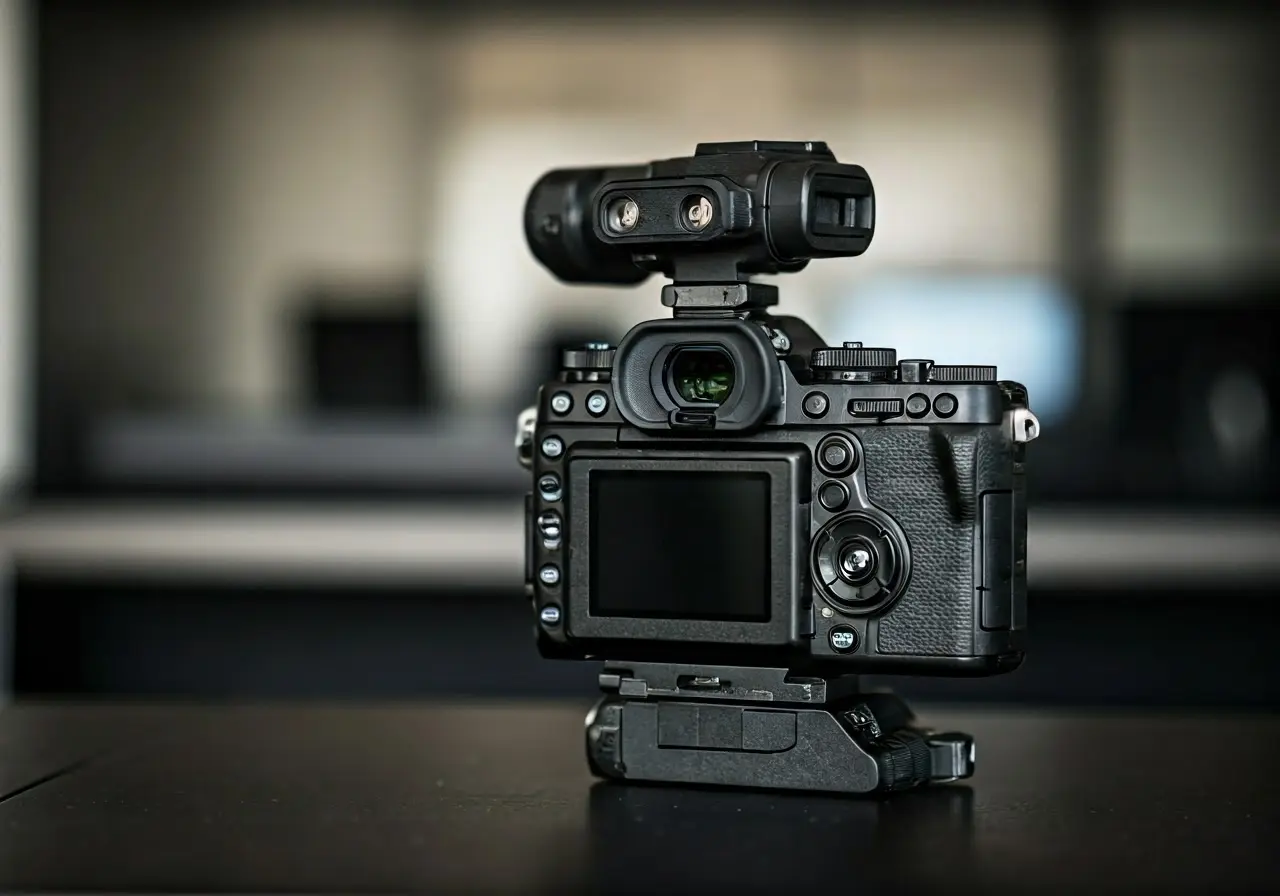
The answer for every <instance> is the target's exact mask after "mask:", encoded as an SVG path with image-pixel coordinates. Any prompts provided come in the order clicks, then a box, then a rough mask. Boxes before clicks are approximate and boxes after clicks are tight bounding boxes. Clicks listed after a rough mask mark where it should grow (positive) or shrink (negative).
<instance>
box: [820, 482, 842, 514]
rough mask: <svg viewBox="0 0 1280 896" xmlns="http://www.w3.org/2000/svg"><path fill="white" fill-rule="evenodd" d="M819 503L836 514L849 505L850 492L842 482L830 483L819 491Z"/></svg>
mask: <svg viewBox="0 0 1280 896" xmlns="http://www.w3.org/2000/svg"><path fill="white" fill-rule="evenodd" d="M818 503H819V504H821V505H822V506H823V508H825V509H826V510H829V511H831V512H832V513H835V512H836V511H838V510H844V508H845V506H846V505H847V504H848V503H849V490H848V489H847V488H845V487H844V484H843V483H840V482H828V483H826V484H824V485H823V486H822V488H820V489H818Z"/></svg>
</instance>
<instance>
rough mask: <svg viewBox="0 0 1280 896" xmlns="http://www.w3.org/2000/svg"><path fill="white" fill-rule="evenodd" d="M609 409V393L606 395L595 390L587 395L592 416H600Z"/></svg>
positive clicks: (588, 410) (588, 409)
mask: <svg viewBox="0 0 1280 896" xmlns="http://www.w3.org/2000/svg"><path fill="white" fill-rule="evenodd" d="M607 410H609V396H608V395H605V394H604V393H603V392H600V391H595V392H592V393H591V394H590V395H588V396H587V413H588V414H590V415H591V416H592V417H599V416H600V415H601V414H603V413H604V412H605V411H607Z"/></svg>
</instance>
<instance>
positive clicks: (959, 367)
mask: <svg viewBox="0 0 1280 896" xmlns="http://www.w3.org/2000/svg"><path fill="white" fill-rule="evenodd" d="M929 382H931V383H948V384H954V385H962V384H975V385H976V384H980V383H994V382H996V369H995V368H994V367H991V366H988V365H985V364H935V365H933V369H932V370H930V371H929Z"/></svg>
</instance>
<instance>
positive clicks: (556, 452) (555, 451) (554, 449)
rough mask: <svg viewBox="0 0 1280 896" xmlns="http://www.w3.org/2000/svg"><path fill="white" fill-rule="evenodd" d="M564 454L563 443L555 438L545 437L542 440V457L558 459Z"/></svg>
mask: <svg viewBox="0 0 1280 896" xmlns="http://www.w3.org/2000/svg"><path fill="white" fill-rule="evenodd" d="M562 454H564V442H562V441H560V440H559V439H557V438H556V437H555V436H547V437H546V438H545V439H543V440H542V455H543V456H544V457H559V456H560V455H562Z"/></svg>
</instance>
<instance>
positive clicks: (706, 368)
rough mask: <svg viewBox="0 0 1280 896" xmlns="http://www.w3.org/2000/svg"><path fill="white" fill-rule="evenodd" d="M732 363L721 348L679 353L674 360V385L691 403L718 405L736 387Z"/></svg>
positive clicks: (672, 366) (672, 378) (672, 364)
mask: <svg viewBox="0 0 1280 896" xmlns="http://www.w3.org/2000/svg"><path fill="white" fill-rule="evenodd" d="M734 373H735V371H734V368H733V359H731V358H730V357H729V355H728V354H726V353H725V352H724V351H723V350H722V349H718V348H682V349H677V350H676V352H675V355H674V357H672V359H671V382H672V385H673V386H674V387H675V391H676V394H678V395H679V396H680V397H681V398H682V399H684V400H685V401H688V402H694V403H697V404H710V405H718V404H720V403H721V402H723V401H724V400H725V399H726V398H728V397H729V393H730V392H732V391H733V384H734V379H735V376H734Z"/></svg>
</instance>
